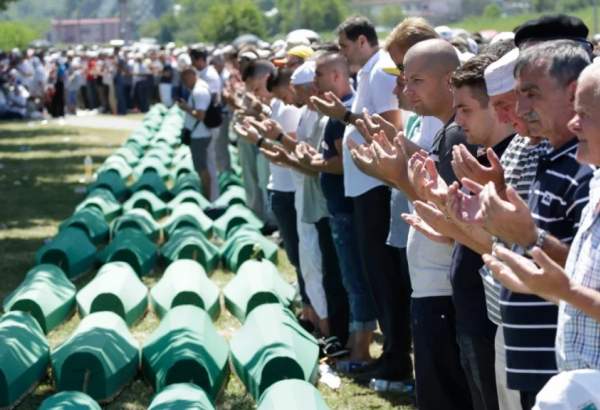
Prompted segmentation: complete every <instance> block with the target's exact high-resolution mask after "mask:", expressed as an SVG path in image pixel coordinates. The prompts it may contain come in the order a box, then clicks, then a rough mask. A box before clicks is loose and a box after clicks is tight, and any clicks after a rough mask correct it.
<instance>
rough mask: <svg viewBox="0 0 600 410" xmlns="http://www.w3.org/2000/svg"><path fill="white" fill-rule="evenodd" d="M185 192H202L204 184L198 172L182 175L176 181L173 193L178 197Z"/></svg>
mask: <svg viewBox="0 0 600 410" xmlns="http://www.w3.org/2000/svg"><path fill="white" fill-rule="evenodd" d="M183 191H196V192H202V182H200V177H199V176H198V174H197V173H196V171H193V172H187V173H185V174H181V175H179V176H178V177H177V179H176V180H175V185H173V188H172V189H171V193H172V194H173V195H175V196H177V195H179V194H180V193H181V192H183Z"/></svg>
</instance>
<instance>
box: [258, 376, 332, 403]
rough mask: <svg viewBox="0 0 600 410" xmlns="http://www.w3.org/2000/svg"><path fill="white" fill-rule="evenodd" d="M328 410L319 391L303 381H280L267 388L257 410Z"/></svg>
mask: <svg viewBox="0 0 600 410" xmlns="http://www.w3.org/2000/svg"><path fill="white" fill-rule="evenodd" d="M280 409H285V410H328V409H329V406H327V404H326V403H325V400H323V396H321V393H320V392H319V390H317V389H316V387H315V386H313V385H312V384H310V383H308V382H305V381H304V380H295V379H289V380H282V381H280V382H277V383H275V384H273V385H271V387H269V388H268V389H267V390H265V392H264V393H263V395H262V397H261V398H260V401H259V402H258V407H257V410H280Z"/></svg>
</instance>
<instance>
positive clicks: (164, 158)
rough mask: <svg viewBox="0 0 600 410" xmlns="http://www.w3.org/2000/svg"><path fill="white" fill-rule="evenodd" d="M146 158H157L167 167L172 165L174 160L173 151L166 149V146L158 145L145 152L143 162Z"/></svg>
mask: <svg viewBox="0 0 600 410" xmlns="http://www.w3.org/2000/svg"><path fill="white" fill-rule="evenodd" d="M146 158H156V159H158V160H159V161H160V162H161V163H162V164H163V165H164V166H165V167H166V168H169V167H170V166H171V162H172V161H173V151H172V150H171V149H170V147H169V150H165V149H164V148H158V147H152V146H151V147H150V149H148V151H146V153H145V154H144V158H142V161H141V162H142V163H143V162H144V160H145V159H146Z"/></svg>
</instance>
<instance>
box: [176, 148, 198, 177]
mask: <svg viewBox="0 0 600 410" xmlns="http://www.w3.org/2000/svg"><path fill="white" fill-rule="evenodd" d="M173 162H174V164H175V165H174V167H175V169H174V170H173V179H174V180H177V178H179V177H180V176H182V175H185V174H189V173H192V172H196V169H195V168H194V162H193V161H192V156H191V155H189V150H188V152H187V153H186V155H184V156H179V155H178V153H176V154H175V158H174V159H173Z"/></svg>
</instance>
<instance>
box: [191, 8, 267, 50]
mask: <svg viewBox="0 0 600 410" xmlns="http://www.w3.org/2000/svg"><path fill="white" fill-rule="evenodd" d="M199 28H200V36H201V38H203V39H205V40H208V41H212V42H217V43H218V42H227V41H231V40H233V39H235V38H236V37H237V36H239V35H240V34H245V33H252V34H256V35H257V36H259V37H264V36H265V35H266V33H267V28H266V24H265V16H264V15H263V13H262V11H261V10H260V9H259V8H258V7H257V6H256V4H255V3H254V2H253V1H251V0H237V1H233V0H227V1H224V2H219V3H215V4H214V5H213V6H212V7H210V8H209V9H208V12H206V13H203V14H202V17H201V20H200V25H199Z"/></svg>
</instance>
